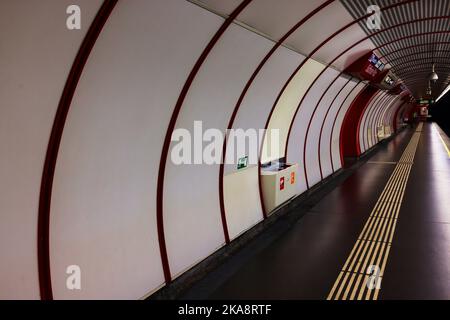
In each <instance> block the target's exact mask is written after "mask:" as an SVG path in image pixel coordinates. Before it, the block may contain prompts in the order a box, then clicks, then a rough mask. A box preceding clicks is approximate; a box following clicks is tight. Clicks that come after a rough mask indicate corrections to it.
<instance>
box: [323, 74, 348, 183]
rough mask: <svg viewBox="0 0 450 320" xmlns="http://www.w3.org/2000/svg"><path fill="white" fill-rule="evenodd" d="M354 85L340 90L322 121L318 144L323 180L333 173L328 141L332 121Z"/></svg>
mask: <svg viewBox="0 0 450 320" xmlns="http://www.w3.org/2000/svg"><path fill="white" fill-rule="evenodd" d="M356 85H357V81H356V80H352V81H350V82H348V83H347V84H346V86H345V87H344V88H343V89H342V91H341V92H340V93H339V95H338V96H337V97H336V100H335V101H334V102H333V104H332V105H331V108H330V111H329V113H328V115H327V117H326V119H323V120H324V121H325V123H324V124H323V132H322V138H321V143H320V159H321V164H322V173H323V176H324V178H325V177H327V176H329V175H331V174H332V173H333V167H332V166H331V154H330V140H331V130H332V129H333V123H334V119H335V118H336V115H337V112H338V111H339V108H340V107H341V105H342V104H343V102H344V100H345V98H346V97H347V96H348V95H349V93H350V92H351V91H352V90H353V89H354V88H355V87H356Z"/></svg>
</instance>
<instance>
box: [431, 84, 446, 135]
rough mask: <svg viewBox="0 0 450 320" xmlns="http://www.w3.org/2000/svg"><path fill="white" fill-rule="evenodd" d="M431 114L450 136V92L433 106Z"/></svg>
mask: <svg viewBox="0 0 450 320" xmlns="http://www.w3.org/2000/svg"><path fill="white" fill-rule="evenodd" d="M430 115H431V116H432V120H433V121H435V122H436V123H437V124H438V125H439V126H440V127H441V128H442V130H444V131H445V133H446V134H447V136H450V92H447V94H446V95H445V96H444V97H443V98H441V99H440V100H439V101H438V102H437V103H435V104H434V105H433V106H431V108H430Z"/></svg>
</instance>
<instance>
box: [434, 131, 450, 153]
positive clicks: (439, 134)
mask: <svg viewBox="0 0 450 320" xmlns="http://www.w3.org/2000/svg"><path fill="white" fill-rule="evenodd" d="M433 128H434V129H435V130H436V132H437V135H438V137H439V139H440V140H441V142H442V145H443V146H444V148H445V151H447V155H448V157H449V158H450V150H449V149H448V147H447V144H446V143H445V141H444V138H442V135H441V133H440V132H439V130H438V129H436V127H435V126H434V124H433Z"/></svg>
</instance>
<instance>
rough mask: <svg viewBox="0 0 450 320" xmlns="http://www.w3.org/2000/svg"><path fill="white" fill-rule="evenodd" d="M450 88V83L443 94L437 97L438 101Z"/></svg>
mask: <svg viewBox="0 0 450 320" xmlns="http://www.w3.org/2000/svg"><path fill="white" fill-rule="evenodd" d="M449 90H450V85H449V86H448V87H447V89H445V90H444V92H442V94H441V95H440V96H439V98H437V99H436V102H438V101H439V100H440V99H441V98H442V97H443V96H445V94H446V93H447V92H448V91H449Z"/></svg>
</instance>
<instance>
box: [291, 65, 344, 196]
mask: <svg viewBox="0 0 450 320" xmlns="http://www.w3.org/2000/svg"><path fill="white" fill-rule="evenodd" d="M338 74H339V72H338V71H336V70H334V69H330V68H329V69H327V70H326V71H325V72H324V73H323V74H322V75H321V76H320V77H319V78H318V79H317V81H316V82H315V83H314V84H313V85H312V87H311V90H310V91H309V92H308V93H307V95H306V96H305V99H304V100H303V102H302V104H301V105H300V108H299V110H298V113H297V115H296V117H295V118H294V119H293V124H292V132H291V134H290V136H289V141H288V154H287V160H288V161H289V162H291V163H298V164H299V168H300V170H299V171H300V172H299V173H298V179H296V180H297V192H298V193H299V194H300V193H302V192H303V191H305V190H306V187H307V186H306V177H305V173H304V171H305V170H304V168H305V166H306V170H307V175H308V182H309V186H310V187H311V186H313V185H314V184H315V183H316V182H318V181H320V179H321V177H320V169H319V166H318V161H319V159H318V157H317V151H316V152H312V153H310V154H307V156H308V155H309V156H310V157H309V158H308V157H307V158H306V159H305V161H306V163H305V161H304V160H303V151H304V146H305V138H306V130H307V127H308V123H309V120H310V119H311V117H312V113H313V111H314V108H315V107H316V105H317V103H318V102H319V99H320V97H321V96H322V94H323V93H324V92H325V90H326V89H327V88H328V86H329V85H330V83H331V82H332V81H333V80H334V79H335V78H336V77H337V76H338ZM318 139H319V137H318V135H315V136H314V135H312V134H311V135H310V137H309V142H310V143H312V144H313V145H315V146H316V148H317V146H318V143H319V141H318ZM316 150H317V149H316ZM314 153H315V154H314ZM313 161H315V164H312V162H313ZM308 164H309V165H308Z"/></svg>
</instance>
